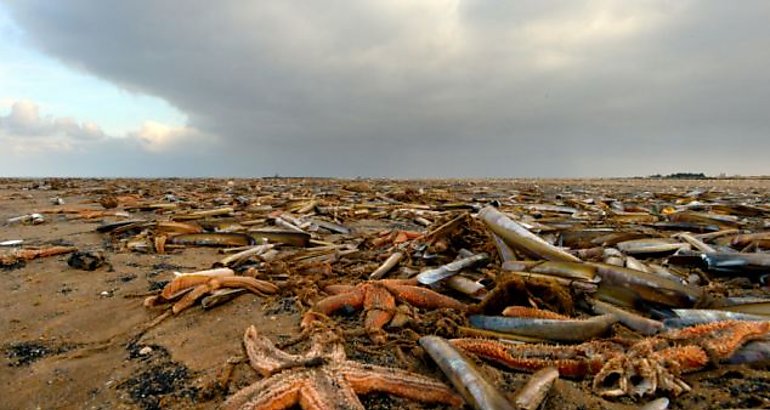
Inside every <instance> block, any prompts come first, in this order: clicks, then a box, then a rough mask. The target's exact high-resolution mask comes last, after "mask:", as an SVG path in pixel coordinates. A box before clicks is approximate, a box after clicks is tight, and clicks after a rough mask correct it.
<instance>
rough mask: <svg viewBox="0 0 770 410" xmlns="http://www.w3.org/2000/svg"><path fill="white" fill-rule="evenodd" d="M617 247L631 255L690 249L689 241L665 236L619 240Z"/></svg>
mask: <svg viewBox="0 0 770 410" xmlns="http://www.w3.org/2000/svg"><path fill="white" fill-rule="evenodd" d="M615 247H616V248H618V249H620V251H621V252H623V253H626V254H631V255H648V254H660V253H668V252H675V251H678V250H680V249H685V250H690V249H691V246H690V244H688V243H682V242H678V241H675V240H673V239H665V238H646V239H633V240H630V241H624V242H619V243H617V244H615Z"/></svg>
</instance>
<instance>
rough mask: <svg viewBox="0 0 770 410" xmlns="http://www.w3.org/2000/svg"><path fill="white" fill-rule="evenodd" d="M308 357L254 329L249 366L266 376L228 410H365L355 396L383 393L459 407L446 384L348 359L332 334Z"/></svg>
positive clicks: (249, 333)
mask: <svg viewBox="0 0 770 410" xmlns="http://www.w3.org/2000/svg"><path fill="white" fill-rule="evenodd" d="M311 337H312V344H311V347H310V350H308V352H307V353H305V354H301V355H294V354H289V353H286V352H283V351H281V350H279V349H278V348H277V347H275V345H274V344H273V343H272V342H270V340H268V339H267V338H266V337H264V336H260V335H259V334H258V333H257V329H256V328H255V327H254V326H250V327H249V328H248V329H246V334H245V335H244V345H245V347H246V353H247V355H248V357H249V361H250V363H251V367H253V368H254V369H255V370H256V371H258V372H259V373H260V374H262V376H263V377H264V378H263V379H262V380H260V381H258V382H256V383H254V384H252V385H251V386H248V387H246V388H244V389H242V390H240V391H239V392H237V393H235V394H234V395H233V396H231V397H230V398H229V399H228V400H227V401H226V402H225V404H224V405H223V408H224V409H243V410H245V409H249V410H255V409H260V410H278V409H286V408H290V407H292V406H295V405H297V404H299V406H300V407H301V408H302V409H304V410H335V409H336V410H343V409H344V410H354V409H364V406H363V405H362V404H361V401H359V400H358V396H357V394H366V393H370V392H385V393H390V394H393V395H396V396H401V397H405V398H407V399H412V400H417V401H422V402H427V403H443V404H448V405H451V406H460V405H461V404H462V403H463V401H462V399H461V398H460V397H459V396H457V395H456V394H455V393H453V392H452V390H450V389H449V387H447V386H446V385H445V384H443V383H440V382H438V381H436V380H433V379H431V378H428V377H425V376H422V375H419V374H415V373H410V372H407V371H404V370H399V369H394V368H389V367H382V366H374V365H369V364H363V363H358V362H354V361H352V360H348V359H347V356H346V355H345V349H344V346H343V345H342V343H341V342H340V339H339V338H338V337H337V336H336V335H335V334H334V333H333V332H330V331H317V332H314V333H313V334H312V336H311Z"/></svg>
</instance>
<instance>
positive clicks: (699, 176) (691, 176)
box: [649, 172, 709, 179]
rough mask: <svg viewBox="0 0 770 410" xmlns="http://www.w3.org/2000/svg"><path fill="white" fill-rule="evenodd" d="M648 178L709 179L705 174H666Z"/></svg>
mask: <svg viewBox="0 0 770 410" xmlns="http://www.w3.org/2000/svg"><path fill="white" fill-rule="evenodd" d="M649 178H651V179H709V177H707V176H706V174H704V173H702V172H677V173H674V174H668V175H660V174H655V175H650V176H649Z"/></svg>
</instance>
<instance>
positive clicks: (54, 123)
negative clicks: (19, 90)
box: [0, 100, 105, 140]
mask: <svg viewBox="0 0 770 410" xmlns="http://www.w3.org/2000/svg"><path fill="white" fill-rule="evenodd" d="M0 133H4V134H8V135H16V136H23V137H35V138H36V137H65V138H72V139H77V140H98V139H101V138H104V136H105V134H104V131H102V129H101V127H99V126H98V125H96V124H95V123H93V122H83V123H80V124H79V123H78V122H77V121H75V120H74V119H73V118H69V117H58V118H57V117H52V116H41V115H40V107H39V106H38V105H37V104H35V103H34V102H32V101H28V100H24V101H16V102H14V103H13V104H12V105H11V111H10V113H8V115H6V116H1V117H0Z"/></svg>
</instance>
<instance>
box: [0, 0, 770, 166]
mask: <svg viewBox="0 0 770 410" xmlns="http://www.w3.org/2000/svg"><path fill="white" fill-rule="evenodd" d="M768 21H770V2H767V1H764V0H756V1H751V0H746V1H741V2H724V1H695V0H681V1H676V2H671V1H653V0H650V1H633V0H626V1H619V0H618V1H596V0H595V1H573V0H564V1H555V0H554V1H548V0H545V1H544V0H532V1H526V0H518V1H513V2H499V1H484V0H480V1H465V2H463V1H449V0H423V1H407V0H377V1H369V0H355V1H354V0H349V1H340V0H327V1H323V2H319V1H315V0H297V1H277V0H276V1H259V2H243V1H235V0H222V1H218V2H213V3H212V2H210V1H203V0H189V1H184V2H180V1H170V0H132V1H124V0H101V1H92V0H68V1H56V2H51V1H44V0H0V38H2V39H3V41H2V42H0V176H85V177H89V176H91V177H119V176H125V177H169V176H180V177H206V176H218V177H260V176H272V175H276V174H277V175H283V176H325V177H358V176H361V177H393V178H444V177H468V178H476V177H512V178H516V177H569V178H572V177H618V176H645V175H652V174H668V173H674V172H704V173H706V174H708V175H718V174H722V173H725V174H728V175H735V174H740V175H768V174H770V166H769V165H768V161H767V153H768V152H769V151H770V24H767V22H768Z"/></svg>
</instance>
